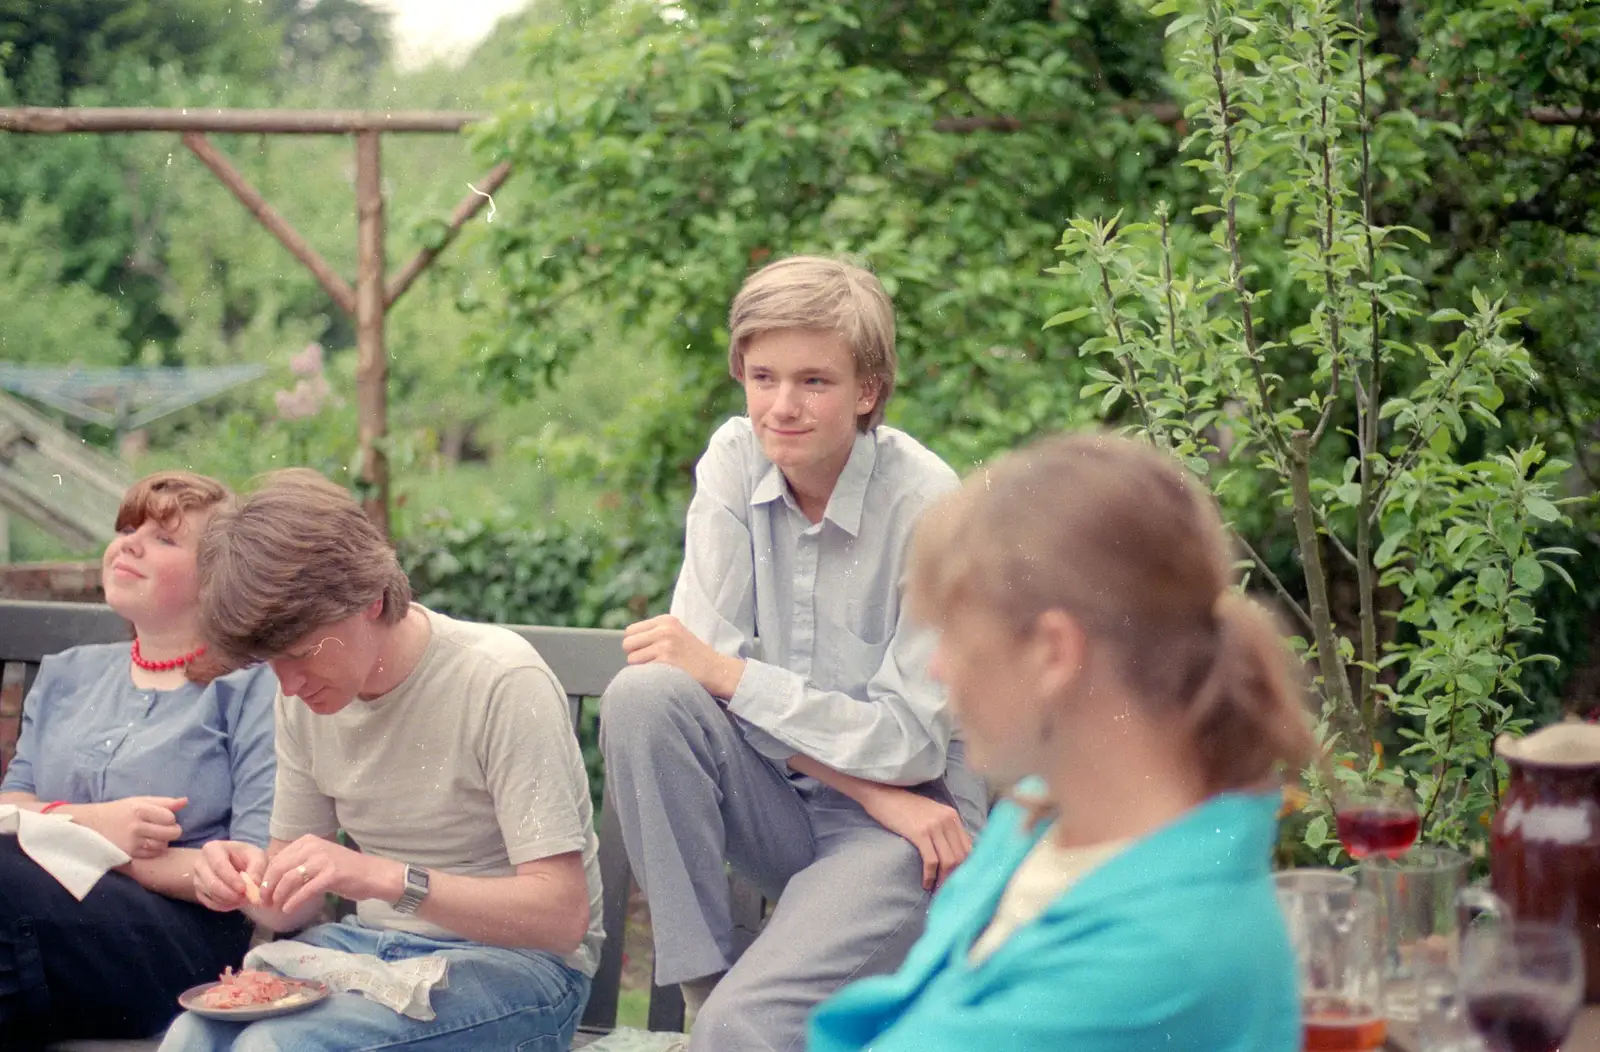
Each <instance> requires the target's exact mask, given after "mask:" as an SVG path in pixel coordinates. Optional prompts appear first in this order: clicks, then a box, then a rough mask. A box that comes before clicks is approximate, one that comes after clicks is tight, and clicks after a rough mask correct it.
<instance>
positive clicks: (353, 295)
mask: <svg viewBox="0 0 1600 1052" xmlns="http://www.w3.org/2000/svg"><path fill="white" fill-rule="evenodd" d="M481 119H483V115H482V114H477V113H457V112H437V111H410V112H406V111H401V112H379V111H368V110H224V109H193V110H190V109H182V110H173V109H120V108H89V107H68V108H45V107H33V106H23V107H12V108H4V107H0V131H9V132H21V133H26V134H35V135H63V134H71V133H90V134H114V133H122V132H177V133H178V134H180V135H181V136H182V137H183V144H184V145H185V146H186V147H188V148H189V151H190V152H191V153H193V154H194V155H195V156H196V157H198V158H199V159H200V161H201V163H203V164H204V165H205V166H206V167H207V168H209V169H211V171H212V172H213V173H214V174H215V175H216V177H217V178H218V179H219V180H221V182H222V185H223V186H226V187H227V188H228V190H229V191H230V192H232V194H233V196H234V197H236V198H238V199H239V202H240V203H241V204H243V205H244V206H245V208H246V209H248V210H249V212H250V214H251V215H253V216H255V217H256V219H257V220H258V221H259V222H260V223H261V225H262V226H264V227H266V229H267V231H268V232H269V233H270V234H272V236H273V237H275V238H277V239H278V241H279V242H281V243H282V245H283V247H284V248H286V249H288V250H289V253H290V254H291V255H293V256H294V258H296V259H298V260H299V261H300V262H301V263H302V264H304V265H305V267H306V269H307V270H309V271H311V274H312V276H314V277H315V278H316V279H317V281H318V283H320V284H321V285H322V287H323V288H324V289H325V290H326V291H327V293H328V297H329V298H330V299H332V300H333V302H334V303H335V304H336V305H337V306H338V307H339V309H341V310H343V311H344V312H345V313H346V314H348V315H350V316H351V317H353V318H354V319H355V324H356V353H357V365H356V412H357V420H358V422H359V423H358V426H359V436H358V443H359V448H360V458H359V462H360V472H359V473H360V478H361V481H362V483H363V484H364V487H365V489H366V493H367V496H366V498H365V500H364V501H363V505H364V507H365V508H366V511H367V514H368V515H370V516H371V517H372V520H373V522H375V523H377V524H378V526H379V528H380V529H382V530H383V531H384V532H385V533H387V532H388V529H389V460H388V457H387V456H386V455H385V454H384V451H383V443H382V439H383V438H384V436H385V435H386V434H387V432H388V426H389V358H388V352H387V350H386V349H385V346H384V323H385V319H386V317H387V315H388V310H389V308H390V307H391V306H393V305H394V302H395V301H396V300H398V299H399V298H400V297H401V296H402V295H404V294H405V291H406V289H408V288H410V287H411V285H412V283H413V282H414V281H416V280H417V277H418V276H419V275H420V274H421V273H422V272H423V271H424V270H426V269H427V268H428V265H429V264H430V263H432V262H433V261H434V259H435V258H436V257H437V256H438V255H439V253H440V252H441V251H443V250H444V248H445V246H446V245H448V244H449V243H450V242H451V241H453V240H454V239H455V236H456V234H458V233H459V232H460V230H461V228H462V226H464V225H465V224H466V223H467V221H468V220H470V219H471V218H472V217H473V216H475V215H477V214H478V211H479V210H480V209H481V208H482V207H483V205H484V204H485V203H486V202H487V200H488V198H487V197H486V196H481V195H479V194H473V193H469V194H468V195H467V196H466V197H464V198H462V199H461V203H460V204H458V205H457V206H456V209H455V211H454V212H453V213H452V214H451V216H450V225H449V228H448V230H447V231H446V232H445V235H444V237H443V238H442V239H441V240H440V242H439V243H438V245H437V246H435V247H431V248H424V249H423V250H422V251H420V252H418V253H417V254H416V256H415V257H413V258H412V259H411V260H410V261H409V262H407V263H406V265H405V266H404V267H402V268H400V272H399V273H398V274H396V275H395V276H394V277H393V278H392V279H388V280H387V281H386V280H385V271H386V269H387V263H386V260H385V257H384V216H383V211H384V210H383V180H382V161H381V156H382V155H381V151H380V149H379V139H380V137H381V136H382V135H383V134H384V133H385V132H392V133H431V134H439V133H455V132H459V131H461V129H462V128H464V127H466V126H467V125H468V124H471V123H472V122H474V121H477V120H481ZM208 133H216V134H249V135H351V136H354V137H355V145H356V281H355V286H354V287H351V285H350V283H349V282H347V281H346V280H345V279H344V278H343V277H341V276H340V275H339V273H338V272H337V271H336V270H334V269H333V268H332V267H331V266H329V265H328V262H327V260H325V259H323V258H322V256H320V255H319V254H318V253H317V251H316V249H314V248H312V247H311V245H310V243H309V242H307V241H306V239H305V238H304V237H302V236H301V235H300V233H299V231H297V230H295V228H294V227H293V226H292V225H291V224H290V223H289V221H288V220H287V219H285V218H284V217H283V216H282V215H281V214H280V213H279V212H278V211H277V210H276V209H274V208H273V207H272V206H271V205H270V204H268V203H267V200H266V198H265V197H263V196H262V195H261V193H260V191H258V190H257V189H256V188H255V187H253V186H251V185H250V182H249V180H247V179H246V178H245V177H244V175H243V174H242V173H240V171H239V170H238V169H237V168H235V167H234V166H233V165H232V164H230V163H229V162H228V159H227V158H226V157H224V156H223V154H222V152H221V151H220V150H218V149H217V148H216V147H215V146H214V145H212V143H211V140H210V139H208V138H207V137H206V136H207V135H208ZM510 174H511V166H510V164H509V163H502V164H499V165H497V166H495V167H494V168H493V169H491V170H490V171H489V173H488V174H487V175H485V176H484V177H483V179H482V180H481V181H479V182H478V183H476V184H475V185H476V186H477V187H478V189H479V190H481V191H482V192H483V194H484V195H487V194H492V193H494V191H495V190H496V189H497V188H499V186H500V184H501V183H503V182H505V180H506V177H507V176H508V175H510Z"/></svg>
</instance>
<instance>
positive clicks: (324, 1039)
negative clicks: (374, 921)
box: [161, 920, 589, 1052]
mask: <svg viewBox="0 0 1600 1052" xmlns="http://www.w3.org/2000/svg"><path fill="white" fill-rule="evenodd" d="M296 940H297V941H299V942H305V943H310V944H311V945H313V946H326V947H329V948H331V949H335V950H344V951H346V952H347V953H364V954H370V955H372V956H374V957H378V958H380V959H382V960H385V961H402V960H406V959H408V958H412V957H426V956H428V955H429V954H439V955H441V956H443V957H445V958H446V959H447V960H448V961H449V962H450V967H449V970H448V972H447V973H446V980H447V982H448V983H449V985H448V986H447V987H445V988H444V989H438V988H435V989H434V991H433V997H432V1003H433V1009H434V1011H435V1012H436V1013H437V1017H436V1018H435V1019H432V1020H430V1021H428V1022H422V1021H421V1020H417V1019H408V1018H407V1017H405V1016H403V1015H401V1014H400V1013H398V1012H396V1011H394V1010H392V1009H389V1008H385V1007H384V1006H383V1005H380V1004H378V1003H377V1002H376V1001H369V1000H368V999H367V998H365V997H363V996H361V995H360V994H354V993H335V994H333V995H332V996H331V997H329V998H328V999H327V1000H325V1001H322V1002H321V1003H319V1004H317V1005H315V1006H313V1007H311V1008H308V1009H306V1010H305V1011H303V1012H295V1013H292V1014H290V1015H283V1016H277V1017H276V1018H273V1019H263V1020H261V1021H259V1022H256V1023H224V1022H219V1021H217V1020H214V1019H207V1018H205V1017H204V1016H197V1015H195V1014H194V1013H193V1012H185V1013H184V1014H183V1015H180V1016H179V1017H178V1018H177V1020H176V1021H175V1022H174V1023H173V1024H172V1028H171V1029H170V1030H168V1031H167V1036H166V1037H165V1038H164V1039H163V1040H162V1042H161V1052H213V1050H216V1052H221V1050H224V1049H231V1050H232V1052H374V1050H377V1049H402V1048H403V1049H418V1050H424V1049H425V1050H427V1052H457V1050H468V1049H471V1050H477V1049H496V1050H500V1049H504V1050H507V1052H510V1050H512V1049H515V1050H516V1052H566V1049H567V1047H568V1046H569V1045H570V1044H571V1042H572V1035H573V1033H574V1031H576V1030H577V1028H578V1020H579V1019H580V1018H581V1017H582V1015H583V1008H584V1005H585V1003H586V1002H587V1001H588V1000H589V978H588V977H587V976H585V975H584V974H583V973H582V972H578V971H575V970H573V969H571V968H569V967H567V966H566V965H565V964H564V963H562V961H561V959H560V958H559V957H557V956H555V955H554V954H551V953H546V952H544V951H542V950H508V949H504V948H502V947H499V946H486V945H484V944H483V943H477V942H460V941H446V940H440V939H430V938H428V937H426V936H422V935H411V934H409V933H406V932H398V931H385V930H382V929H378V928H368V927H365V926H364V925H361V924H359V923H357V922H355V921H354V920H350V921H346V922H341V923H338V924H322V925H318V926H317V927H315V928H311V929H310V930H308V931H305V932H302V933H301V934H300V935H298V936H296Z"/></svg>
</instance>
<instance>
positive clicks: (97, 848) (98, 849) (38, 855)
mask: <svg viewBox="0 0 1600 1052" xmlns="http://www.w3.org/2000/svg"><path fill="white" fill-rule="evenodd" d="M0 835H5V836H15V837H16V838H17V843H18V844H20V845H21V846H22V850H23V851H24V852H25V853H26V854H27V856H28V857H29V858H31V859H33V860H34V861H35V862H37V863H38V864H39V868H41V869H43V870H44V871H45V872H46V873H48V874H50V875H51V876H52V877H55V878H56V880H58V881H60V882H61V886H62V887H64V888H66V889H67V890H68V891H70V892H72V897H73V898H75V899H77V900H78V901H79V902H82V901H83V897H84V896H85V895H87V894H89V892H90V891H92V890H93V889H94V886H95V885H96V884H98V883H99V882H100V878H101V877H103V876H105V875H106V871H107V870H110V869H115V868H116V867H117V866H124V865H127V864H128V863H129V862H131V861H132V859H130V858H129V857H128V856H127V854H126V853H125V852H124V851H123V850H122V849H121V848H119V847H118V846H117V845H115V844H113V843H112V842H111V841H109V840H107V839H106V838H105V837H103V836H101V835H100V834H99V833H96V832H95V831H94V830H93V829H90V828H89V827H88V826H80V825H79V824H78V823H76V822H74V821H73V820H72V816H71V815H41V814H40V813H39V812H37V811H24V810H23V809H22V808H20V807H18V806H17V805H15V804H0Z"/></svg>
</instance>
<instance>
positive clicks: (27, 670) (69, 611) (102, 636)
mask: <svg viewBox="0 0 1600 1052" xmlns="http://www.w3.org/2000/svg"><path fill="white" fill-rule="evenodd" d="M509 627H510V628H512V629H513V630H514V631H516V632H517V633H518V634H519V635H521V636H522V637H523V638H524V639H526V640H528V642H530V643H532V644H533V646H534V647H535V649H537V650H538V651H539V653H540V654H541V655H543V657H544V659H545V661H547V662H549V664H550V667H551V668H552V669H553V670H554V671H555V674H556V678H557V679H558V680H560V681H561V685H562V687H563V689H565V690H566V692H567V699H568V701H569V702H570V704H571V706H572V721H573V728H574V731H575V732H581V722H580V717H581V714H582V707H583V705H584V703H585V702H586V701H589V699H596V698H598V697H599V695H600V693H601V692H602V691H603V690H604V689H605V687H606V684H608V683H610V682H611V678H612V677H613V676H615V675H616V673H617V671H618V670H619V669H621V668H622V667H623V665H624V664H625V662H624V660H623V656H622V647H621V644H620V640H621V637H622V633H621V632H615V631H603V630H599V629H587V628H548V627H541V626H530V625H511V626H509ZM129 638H130V631H129V627H128V623H127V622H126V621H124V620H122V619H121V618H120V617H118V616H117V615H116V614H115V613H113V612H112V611H111V609H110V608H109V607H106V606H103V605H98V604H89V603H46V602H27V601H22V600H4V599H0V773H3V772H4V769H5V764H6V763H7V762H8V761H9V760H10V758H11V755H12V751H13V749H14V748H15V743H16V735H17V730H18V724H19V722H20V719H21V714H22V705H23V700H24V698H25V697H26V695H27V691H28V688H29V687H30V686H31V685H32V683H33V677H34V675H35V674H36V673H37V672H38V670H39V662H40V660H41V659H43V658H44V657H46V656H48V655H50V654H54V653H57V652H59V651H61V650H65V649H66V648H67V647H70V646H77V645H79V644H83V643H109V642H120V641H123V640H127V639H129ZM589 703H590V704H597V702H594V701H589ZM607 818H608V815H607V814H606V813H605V809H604V808H603V807H602V813H601V814H600V815H599V816H597V821H598V824H599V834H600V873H601V880H602V882H603V883H604V885H605V929H606V940H605V946H604V948H603V949H602V951H601V955H600V968H599V971H598V972H597V973H596V974H595V977H594V985H593V989H592V992H591V993H590V995H589V1005H588V1008H587V1009H586V1010H585V1012H584V1015H583V1024H582V1027H581V1028H580V1030H579V1035H578V1038H577V1040H576V1041H575V1042H574V1046H573V1047H575V1048H581V1047H583V1046H584V1045H586V1044H589V1043H590V1042H592V1041H594V1040H595V1039H596V1038H597V1037H599V1036H600V1035H602V1034H605V1033H607V1032H609V1031H610V1030H611V1029H612V1028H614V1027H615V1026H616V1024H617V1002H618V998H619V995H620V993H621V988H622V950H623V935H624V931H625V928H626V925H627V919H628V897H629V894H630V891H631V888H632V884H633V878H632V874H631V872H630V870H629V868H628V856H627V853H626V851H625V850H624V849H623V844H622V833H621V830H620V829H619V828H618V826H617V823H615V822H612V821H608V820H607ZM733 901H734V908H735V926H736V929H737V934H738V941H739V943H740V944H741V945H740V949H741V950H742V949H743V947H744V946H747V945H749V942H750V941H751V940H753V939H754V938H755V936H756V934H757V932H758V931H759V930H760V925H761V914H762V910H763V903H762V900H761V897H760V895H759V894H758V893H757V892H755V891H754V890H753V889H752V888H750V887H749V886H748V885H745V884H743V883H742V882H738V881H735V882H733ZM683 1022H684V1018H683V999H682V997H681V996H680V995H679V992H678V987H677V986H676V985H672V986H667V987H660V986H654V985H652V987H651V991H650V1009H649V1016H648V1024H647V1025H648V1026H649V1028H650V1029H651V1030H663V1031H681V1030H682V1029H683ZM62 1047H63V1049H65V1048H66V1047H68V1046H62ZM70 1047H71V1048H73V1049H82V1050H84V1052H87V1050H89V1049H91V1048H93V1049H96V1050H99V1052H112V1050H113V1049H129V1050H132V1049H146V1048H154V1047H155V1042H72V1043H70Z"/></svg>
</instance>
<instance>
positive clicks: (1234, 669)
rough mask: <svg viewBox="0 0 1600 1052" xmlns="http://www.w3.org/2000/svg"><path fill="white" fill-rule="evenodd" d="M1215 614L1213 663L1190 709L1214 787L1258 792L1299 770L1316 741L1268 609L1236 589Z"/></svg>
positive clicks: (1194, 733)
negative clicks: (1259, 788)
mask: <svg viewBox="0 0 1600 1052" xmlns="http://www.w3.org/2000/svg"><path fill="white" fill-rule="evenodd" d="M1213 613H1214V615H1215V617H1216V645H1215V649H1214V651H1213V655H1212V660H1211V666H1210V668H1209V669H1208V670H1207V672H1206V675H1205V678H1204V679H1203V680H1202V681H1201V683H1200V685H1199V687H1198V688H1197V689H1196V690H1195V692H1194V693H1193V695H1192V696H1191V698H1190V701H1189V704H1188V706H1187V712H1186V717H1187V723H1188V731H1189V734H1190V738H1191V740H1192V741H1193V742H1194V748H1195V752H1196V754H1197V755H1198V757H1199V759H1200V765H1201V770H1202V771H1203V772H1204V773H1205V776H1206V779H1207V781H1208V783H1209V787H1210V788H1211V789H1212V791H1214V792H1221V791H1223V790H1226V789H1237V788H1244V787H1256V786H1259V785H1261V784H1263V783H1265V782H1269V781H1278V780H1281V779H1282V778H1283V777H1284V773H1285V772H1286V771H1287V772H1299V771H1300V770H1302V769H1303V768H1304V767H1305V766H1306V765H1307V764H1308V763H1309V762H1310V761H1311V758H1312V755H1313V752H1314V750H1315V739H1314V738H1313V736H1312V733H1311V725H1310V718H1309V713H1308V712H1307V711H1306V708H1305V704H1304V702H1303V700H1302V699H1303V697H1304V694H1303V693H1302V692H1301V691H1300V690H1299V689H1298V688H1297V686H1296V683H1295V679H1294V673H1293V672H1292V665H1291V663H1290V655H1289V653H1288V651H1287V649H1286V648H1285V646H1284V644H1283V636H1282V635H1281V634H1280V633H1279V632H1278V630H1277V626H1276V625H1275V624H1274V623H1273V621H1272V618H1271V617H1270V616H1269V615H1268V614H1267V612H1266V611H1265V610H1264V609H1262V607H1261V606H1260V605H1258V604H1257V603H1255V602H1254V601H1252V600H1250V599H1248V598H1246V597H1244V596H1242V595H1239V594H1238V593H1236V592H1234V591H1232V590H1229V591H1226V592H1223V593H1222V594H1221V595H1220V596H1219V597H1218V598H1217V602H1216V606H1215V607H1214V608H1213Z"/></svg>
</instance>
